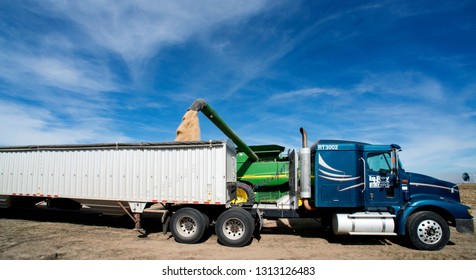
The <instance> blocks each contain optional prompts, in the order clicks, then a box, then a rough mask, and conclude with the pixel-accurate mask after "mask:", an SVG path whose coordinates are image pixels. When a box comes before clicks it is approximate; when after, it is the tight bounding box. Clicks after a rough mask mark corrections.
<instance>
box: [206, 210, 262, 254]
mask: <svg viewBox="0 0 476 280" xmlns="http://www.w3.org/2000/svg"><path fill="white" fill-rule="evenodd" d="M254 230H255V222H254V219H253V217H252V216H251V214H250V213H249V212H247V211H246V210H244V209H242V208H231V209H229V210H227V211H225V212H223V213H222V214H221V215H220V216H219V217H218V219H217V222H216V224H215V232H216V235H217V236H218V240H220V242H221V243H222V244H223V245H226V246H230V247H242V246H244V245H246V244H248V242H250V240H251V237H252V235H253V232H254Z"/></svg>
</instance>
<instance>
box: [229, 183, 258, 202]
mask: <svg viewBox="0 0 476 280" xmlns="http://www.w3.org/2000/svg"><path fill="white" fill-rule="evenodd" d="M235 192H236V193H235V195H236V197H235V199H233V200H232V202H231V203H232V204H244V203H245V204H253V203H254V202H255V193H254V191H253V188H252V187H250V186H249V185H248V184H246V183H243V182H237V183H236V191H235Z"/></svg>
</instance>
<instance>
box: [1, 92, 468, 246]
mask: <svg viewBox="0 0 476 280" xmlns="http://www.w3.org/2000/svg"><path fill="white" fill-rule="evenodd" d="M189 109H191V110H196V111H201V112H202V113H203V114H204V115H205V116H207V117H208V118H209V119H210V120H211V121H212V122H213V123H214V124H215V125H217V127H218V128H219V129H220V130H222V131H223V132H224V133H225V135H226V136H227V137H228V138H229V139H230V140H231V141H230V140H228V141H221V140H213V141H184V142H177V141H173V142H162V143H128V144H119V143H116V144H100V145H50V146H22V147H1V148H0V207H9V206H14V205H15V204H16V203H37V202H39V201H47V203H48V205H49V206H51V207H70V208H80V207H81V206H88V207H92V208H98V209H103V210H104V211H105V212H107V211H113V210H114V211H117V210H119V211H123V212H125V213H127V214H128V215H129V216H130V217H131V218H132V220H133V221H134V223H135V229H137V230H141V224H140V222H141V215H142V213H143V212H144V210H145V209H147V208H149V207H151V205H154V204H157V203H160V204H162V205H163V208H164V213H163V215H162V222H163V223H164V228H165V229H168V228H169V229H170V232H171V234H172V235H173V237H174V239H175V240H176V241H177V242H180V243H196V242H199V241H200V240H202V239H203V237H204V236H205V234H204V233H205V231H206V230H207V229H208V228H209V227H210V226H213V227H214V229H215V233H216V235H217V237H218V239H219V241H220V242H221V243H222V244H224V245H226V246H235V247H238V246H244V245H246V244H248V243H249V242H251V241H252V238H253V236H254V235H255V234H256V233H257V232H259V230H260V229H261V228H262V226H263V221H264V219H281V218H288V219H300V218H309V217H312V218H320V219H321V221H322V223H323V224H324V225H328V226H329V227H330V228H332V231H333V232H334V233H335V234H337V235H384V236H385V235H387V236H391V235H399V236H405V237H407V239H408V240H409V241H411V243H412V244H413V245H414V247H415V248H417V249H422V250H439V249H442V248H443V247H444V246H445V245H446V244H447V243H448V241H449V239H450V230H449V227H450V226H453V227H455V228H456V230H457V231H458V232H463V233H466V232H474V220H473V216H472V212H471V209H470V207H468V206H466V205H463V204H462V203H461V201H460V194H459V188H458V186H457V185H455V184H452V183H449V182H445V181H442V180H438V179H436V178H432V177H429V176H425V175H421V174H416V173H411V172H407V171H406V170H405V169H404V168H403V165H402V163H401V162H400V160H399V153H400V150H401V148H400V147H399V146H398V145H395V144H391V145H372V144H367V143H361V142H354V141H342V140H319V141H316V142H315V143H314V144H313V145H311V146H310V147H309V146H308V140H307V134H306V132H305V130H304V129H302V128H301V129H300V131H301V134H302V147H301V148H300V149H294V150H292V151H289V153H288V154H286V155H283V154H282V153H283V151H284V149H283V148H282V147H281V146H277V145H266V146H248V145H247V144H245V143H244V142H243V140H242V139H241V138H240V137H239V136H238V135H237V134H236V133H235V132H234V131H233V130H232V129H231V128H230V127H229V126H228V125H227V124H226V123H225V122H224V121H223V119H221V117H220V116H219V115H218V114H217V113H216V111H215V110H213V109H212V108H211V106H210V105H208V104H207V103H206V102H205V101H204V100H201V99H200V100H197V101H196V102H194V104H193V105H192V106H191V107H190V108H189ZM273 186H274V188H273ZM260 188H261V189H265V190H264V191H261V192H260ZM266 188H268V189H266ZM270 193H271V194H272V195H273V196H274V197H268V198H266V197H265V196H264V195H267V194H270ZM260 196H261V197H260Z"/></svg>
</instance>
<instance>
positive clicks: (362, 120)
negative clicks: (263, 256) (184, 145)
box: [0, 0, 476, 182]
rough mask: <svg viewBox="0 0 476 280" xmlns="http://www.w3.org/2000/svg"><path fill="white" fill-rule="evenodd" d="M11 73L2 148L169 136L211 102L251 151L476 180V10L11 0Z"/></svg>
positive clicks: (2, 30) (207, 128)
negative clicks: (312, 149) (325, 152)
mask: <svg viewBox="0 0 476 280" xmlns="http://www.w3.org/2000/svg"><path fill="white" fill-rule="evenodd" d="M0 65H1V67H0V131H1V137H0V145H28V144H35V145H36V144H68V143H70V144H73V143H104V142H106V143H107V142H142V141H170V140H173V139H174V138H175V130H176V128H177V126H178V125H179V123H180V121H181V117H182V115H183V114H184V113H185V111H186V109H187V108H188V107H189V106H190V104H191V103H192V102H193V101H194V100H195V99H196V98H204V99H205V100H206V101H207V102H208V103H209V104H210V105H211V106H212V107H213V108H214V109H215V110H216V111H218V112H219V113H220V114H221V116H222V117H223V118H224V119H225V120H226V121H227V122H228V123H229V125H230V126H231V127H233V128H234V129H235V131H236V132H237V133H238V134H239V135H240V136H242V138H243V139H244V140H245V142H247V143H248V144H250V145H251V144H280V145H283V146H286V147H287V148H298V147H299V146H300V143H301V142H300V134H299V128H300V127H301V126H302V127H304V128H305V129H306V130H307V131H308V134H309V138H310V141H311V142H314V141H315V140H317V139H348V140H357V141H363V142H369V143H375V144H389V143H397V144H399V145H401V146H402V148H403V152H402V154H401V157H402V161H403V162H404V165H405V168H406V169H407V170H408V171H414V172H420V173H425V174H429V175H432V176H437V177H440V178H443V179H447V180H451V181H455V182H461V174H462V173H463V172H468V173H470V174H474V173H476V140H475V139H476V2H475V1H402V0H399V1H385V0H383V1H294V0H293V1H264V0H263V1H98V0H91V1H88V0H84V1H8V0H6V1H1V2H0ZM200 124H201V128H202V139H205V140H207V139H224V138H225V137H224V135H223V134H222V133H221V132H220V131H219V130H218V129H216V128H215V127H214V126H213V125H212V124H211V123H210V122H209V121H208V120H207V119H206V118H204V117H203V116H201V115H200ZM471 177H472V180H473V176H471Z"/></svg>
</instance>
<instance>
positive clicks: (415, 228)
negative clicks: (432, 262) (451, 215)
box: [407, 211, 450, 251]
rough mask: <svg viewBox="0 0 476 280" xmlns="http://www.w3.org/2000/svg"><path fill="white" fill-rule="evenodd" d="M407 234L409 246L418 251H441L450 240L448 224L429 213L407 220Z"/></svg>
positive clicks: (423, 212)
mask: <svg viewBox="0 0 476 280" xmlns="http://www.w3.org/2000/svg"><path fill="white" fill-rule="evenodd" d="M407 234H408V238H409V240H410V242H411V244H412V245H413V246H414V247H415V248H417V249H419V250H427V251H437V250H441V249H443V247H445V246H446V244H448V241H449V240H450V229H449V226H448V223H447V222H446V221H445V219H443V218H442V217H441V216H440V215H438V214H436V213H434V212H430V211H422V212H417V213H414V214H412V215H411V216H410V217H409V218H408V222H407Z"/></svg>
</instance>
